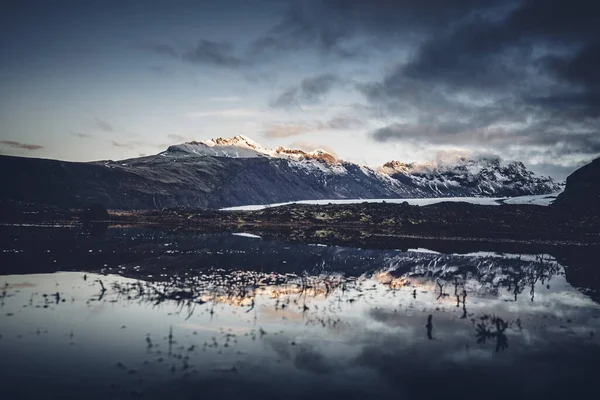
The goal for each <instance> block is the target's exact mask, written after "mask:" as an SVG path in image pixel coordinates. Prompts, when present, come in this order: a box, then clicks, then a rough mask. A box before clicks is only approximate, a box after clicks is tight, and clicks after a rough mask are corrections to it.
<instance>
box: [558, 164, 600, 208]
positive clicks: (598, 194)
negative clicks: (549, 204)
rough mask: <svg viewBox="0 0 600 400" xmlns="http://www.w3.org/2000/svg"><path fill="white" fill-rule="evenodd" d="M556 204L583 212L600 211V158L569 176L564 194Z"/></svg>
mask: <svg viewBox="0 0 600 400" xmlns="http://www.w3.org/2000/svg"><path fill="white" fill-rule="evenodd" d="M554 204H555V205H556V206H562V207H568V208H578V209H580V210H583V211H591V210H595V211H600V158H596V159H595V160H594V161H592V162H591V163H589V164H587V165H584V166H583V167H581V168H579V169H578V170H577V171H575V172H573V173H572V174H571V175H569V177H568V178H567V185H566V187H565V190H564V192H563V193H561V194H560V195H559V196H558V197H557V198H556V201H555V202H554Z"/></svg>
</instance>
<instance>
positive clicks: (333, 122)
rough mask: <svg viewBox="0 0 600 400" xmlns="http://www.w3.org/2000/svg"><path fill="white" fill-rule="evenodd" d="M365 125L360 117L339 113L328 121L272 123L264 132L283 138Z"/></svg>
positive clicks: (267, 134)
mask: <svg viewBox="0 0 600 400" xmlns="http://www.w3.org/2000/svg"><path fill="white" fill-rule="evenodd" d="M363 126H364V123H363V121H361V120H360V119H358V118H355V117H351V116H347V115H338V116H335V117H333V118H331V119H329V120H327V121H315V122H298V123H283V124H271V125H269V126H268V127H267V128H266V129H265V131H264V134H265V136H266V137H269V138H282V137H291V136H298V135H303V134H305V133H309V132H319V131H327V130H355V129H359V128H361V127H363Z"/></svg>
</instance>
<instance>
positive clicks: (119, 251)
mask: <svg viewBox="0 0 600 400" xmlns="http://www.w3.org/2000/svg"><path fill="white" fill-rule="evenodd" d="M109 231H110V230H109ZM70 234H72V235H74V233H73V232H70ZM19 235H20V234H15V236H14V237H20V238H23V236H19ZM36 235H39V232H37V233H36ZM46 235H48V236H47V239H45V240H40V241H38V243H37V245H36V246H37V247H38V249H37V250H35V249H33V248H31V247H21V248H17V245H15V243H14V242H15V241H12V242H8V241H3V242H2V244H3V246H5V250H6V249H7V248H8V246H9V245H10V247H11V249H12V250H17V252H14V251H13V252H6V251H5V252H4V253H3V254H4V255H6V254H10V257H4V259H3V261H11V260H12V261H13V264H12V265H8V266H7V270H9V271H14V269H16V268H17V267H22V266H24V265H25V263H24V260H32V259H34V258H35V257H33V256H31V255H27V254H26V250H27V249H29V251H30V253H35V251H37V253H35V254H37V256H39V260H40V262H41V264H44V268H48V267H49V266H50V264H52V265H53V264H58V265H57V266H56V267H55V270H60V269H63V268H61V265H63V266H64V265H66V266H68V268H64V269H68V270H71V271H72V272H57V273H56V272H55V273H48V274H29V275H27V274H20V275H16V274H12V275H5V276H2V277H1V280H0V282H1V281H4V284H3V286H2V288H1V292H0V307H1V308H0V335H1V336H0V357H1V359H2V360H3V362H2V363H1V364H0V374H1V375H2V377H3V378H6V379H3V381H5V382H9V383H8V384H6V385H5V387H4V390H5V392H6V393H12V394H15V393H16V394H17V395H15V396H12V397H10V396H9V398H17V397H19V396H20V397H22V398H31V397H34V396H39V395H40V394H48V393H50V394H51V396H50V397H51V398H52V397H53V396H54V398H58V397H60V396H63V397H65V398H70V397H72V398H80V397H86V398H115V397H122V398H129V397H132V396H133V397H137V396H144V397H146V398H159V397H161V396H167V395H168V396H174V395H178V396H179V397H182V398H189V397H190V394H193V395H197V394H198V393H199V392H201V393H202V394H203V395H206V396H209V397H210V396H213V397H215V396H216V397H231V398H239V397H245V398H248V397H249V398H253V397H257V398H258V397H261V398H264V397H273V398H281V397H286V398H304V397H313V398H331V397H332V396H344V397H346V398H364V396H367V395H370V396H377V397H382V398H384V397H386V396H387V397H389V398H397V397H398V396H402V397H406V398H412V397H415V398H434V397H441V396H442V395H447V394H448V393H454V394H456V393H460V394H461V395H460V396H461V397H466V398H471V397H473V398H474V397H482V396H486V397H487V398H490V397H491V398H494V397H497V396H503V397H506V396H511V397H515V396H516V397H520V396H525V395H526V397H529V398H542V397H544V398H553V397H554V396H558V395H561V396H563V395H566V394H570V395H581V396H584V395H586V388H588V387H589V386H586V384H585V380H586V379H592V378H593V375H594V374H595V369H594V366H593V364H591V363H589V362H588V360H590V359H592V358H593V357H597V356H600V350H599V349H600V347H599V346H600V342H599V341H598V338H597V335H596V331H597V330H598V328H599V327H600V319H599V317H600V306H599V305H598V304H597V303H596V302H594V301H593V298H591V297H589V296H588V294H587V292H585V293H583V292H582V291H580V290H579V288H577V287H574V286H573V285H571V284H570V283H569V282H568V280H567V276H568V274H569V268H570V267H569V266H568V265H564V264H562V262H560V261H559V259H560V257H557V256H553V255H550V254H520V255H519V254H495V253H482V252H477V253H470V254H461V255H459V254H441V253H436V252H431V251H422V250H415V251H407V252H402V251H395V250H367V249H357V248H336V247H324V246H314V245H304V244H289V243H285V242H276V241H268V240H264V239H257V238H252V237H244V236H231V235H217V236H193V235H192V236H184V237H181V238H178V237H174V236H173V234H172V233H164V232H158V233H157V232H156V231H143V230H142V231H136V230H133V231H127V230H122V231H115V232H112V233H111V235H112V236H109V239H110V240H108V239H106V238H105V237H104V238H102V241H100V242H98V241H97V240H98V238H100V237H99V236H93V237H91V236H90V237H83V238H82V237H79V238H78V239H69V240H67V241H66V242H65V240H66V239H65V238H64V237H63V238H62V239H59V238H57V237H55V236H53V235H54V233H53V232H49V231H47V233H46ZM16 242H18V241H16ZM57 243H69V244H70V245H73V244H76V246H78V247H76V248H71V249H68V248H63V247H60V246H59V245H57ZM28 246H31V245H28ZM52 246H55V247H52ZM21 250H23V252H21ZM47 250H50V252H49V253H48V252H47ZM113 251H114V252H113ZM73 253H76V254H75V255H73ZM15 254H16V255H17V256H15ZM48 254H50V255H51V257H48V256H47V255H48ZM20 255H23V256H24V258H23V259H19V256H20ZM0 258H2V257H0ZM54 260H56V261H57V262H56V263H55V262H53V261H54ZM77 260H78V261H77ZM45 263H48V264H45ZM3 265H6V264H3ZM75 265H79V267H78V268H75ZM32 268H33V270H34V271H35V268H36V266H33V267H32ZM77 270H78V271H77ZM23 272H28V270H24V271H23ZM36 272H37V271H36ZM567 364H568V365H572V367H570V368H569V369H568V370H565V368H564V365H567ZM66 376H68V377H69V379H66V378H65V377H66ZM525 377H526V379H525ZM542 381H543V382H546V384H545V385H543V386H542V385H539V382H542ZM431 382H436V385H433V386H432V385H431ZM582 382H584V383H582ZM32 383H35V385H33V384H32ZM425 388H426V389H425ZM490 393H491V394H490Z"/></svg>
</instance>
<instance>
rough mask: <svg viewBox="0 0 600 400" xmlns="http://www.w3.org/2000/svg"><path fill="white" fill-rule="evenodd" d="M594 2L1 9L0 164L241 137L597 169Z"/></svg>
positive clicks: (14, 4) (21, 5)
mask: <svg viewBox="0 0 600 400" xmlns="http://www.w3.org/2000/svg"><path fill="white" fill-rule="evenodd" d="M598 15H600V2H596V1H591V0H568V1H566V0H485V1H484V0H462V1H458V0H457V1H451V0H420V1H413V0H370V1H362V0H301V1H294V0H254V1H249V0H197V1H190V0H179V1H175V0H170V1H159V0H130V1H127V0H119V1H114V0H103V1H99V0H98V1H97V0H88V1H80V0H53V1H48V0H38V1H33V0H16V1H15V0H8V1H7V0H4V1H3V2H2V5H0V60H1V61H0V154H7V155H19V156H28V157H43V158H55V159H63V160H73V161H91V160H103V159H113V160H117V159H124V158H131V157H138V156H141V155H150V154H156V153H158V152H160V151H163V150H165V149H166V148H167V147H168V146H169V145H171V144H177V143H181V142H185V141H191V140H206V139H210V138H216V137H231V136H235V135H239V134H241V135H245V136H248V137H250V138H252V139H253V140H255V141H256V142H258V143H260V144H262V145H263V146H265V147H276V146H279V145H282V146H286V147H293V148H300V149H304V150H314V149H316V148H322V149H325V150H328V151H331V152H333V153H334V154H335V155H336V156H337V157H340V158H342V159H346V160H349V161H353V162H357V163H361V164H365V165H369V166H373V167H376V166H379V165H382V164H383V163H385V162H387V161H390V160H399V161H405V162H411V161H417V162H422V161H429V160H436V159H440V157H442V158H443V157H447V155H454V154H461V155H462V154H472V155H481V154H490V155H496V156H500V157H501V158H503V159H505V160H519V161H523V162H524V163H525V164H526V165H527V166H528V167H529V168H531V169H533V170H534V171H536V172H538V173H541V174H544V175H551V176H553V177H555V178H557V179H563V178H564V177H565V176H566V175H568V174H569V173H571V172H572V171H573V170H575V169H576V168H578V167H579V166H581V165H583V164H585V163H587V162H589V161H590V160H592V159H594V158H595V157H598V156H599V155H600V24H599V23H598Z"/></svg>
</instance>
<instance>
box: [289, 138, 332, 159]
mask: <svg viewBox="0 0 600 400" xmlns="http://www.w3.org/2000/svg"><path fill="white" fill-rule="evenodd" d="M290 148H292V149H300V150H304V151H309V152H310V151H314V150H318V149H321V150H325V151H326V152H328V153H329V154H331V155H332V156H334V157H336V158H337V154H336V152H335V150H334V149H333V148H332V147H330V146H327V145H324V144H318V143H313V142H309V141H305V140H296V141H295V142H292V143H291V144H290Z"/></svg>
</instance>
